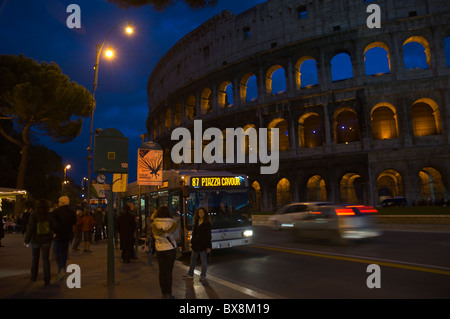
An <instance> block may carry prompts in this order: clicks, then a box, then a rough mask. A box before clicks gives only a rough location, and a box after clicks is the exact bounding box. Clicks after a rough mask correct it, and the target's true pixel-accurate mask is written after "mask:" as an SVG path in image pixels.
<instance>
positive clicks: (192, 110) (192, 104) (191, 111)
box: [185, 95, 197, 120]
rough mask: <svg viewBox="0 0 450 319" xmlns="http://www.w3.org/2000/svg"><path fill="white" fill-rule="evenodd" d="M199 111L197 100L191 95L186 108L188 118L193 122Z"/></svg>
mask: <svg viewBox="0 0 450 319" xmlns="http://www.w3.org/2000/svg"><path fill="white" fill-rule="evenodd" d="M196 109H197V98H196V97H195V96H194V95H190V96H188V98H187V99H186V106H185V110H186V117H187V118H188V119H189V120H193V119H194V118H195V117H196V115H197V112H196Z"/></svg>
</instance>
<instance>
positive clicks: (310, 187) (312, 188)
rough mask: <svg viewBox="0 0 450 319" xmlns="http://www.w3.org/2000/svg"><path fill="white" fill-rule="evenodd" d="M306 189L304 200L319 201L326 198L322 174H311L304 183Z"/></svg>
mask: <svg viewBox="0 0 450 319" xmlns="http://www.w3.org/2000/svg"><path fill="white" fill-rule="evenodd" d="M306 189H307V193H306V200H307V201H308V202H319V201H326V200H327V187H326V183H325V180H324V179H323V178H322V176H320V175H314V176H311V177H310V178H309V179H308V182H307V183H306Z"/></svg>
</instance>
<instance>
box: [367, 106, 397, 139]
mask: <svg viewBox="0 0 450 319" xmlns="http://www.w3.org/2000/svg"><path fill="white" fill-rule="evenodd" d="M370 122H371V124H372V138H373V139H374V140H384V139H392V138H398V115H397V110H396V108H395V107H394V106H393V105H392V104H390V103H387V102H382V103H378V104H377V105H375V106H374V107H373V108H372V110H371V112H370Z"/></svg>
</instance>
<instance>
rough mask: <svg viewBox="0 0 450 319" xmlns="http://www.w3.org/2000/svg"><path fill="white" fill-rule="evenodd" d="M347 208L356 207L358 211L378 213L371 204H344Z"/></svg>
mask: <svg viewBox="0 0 450 319" xmlns="http://www.w3.org/2000/svg"><path fill="white" fill-rule="evenodd" d="M346 207H347V208H353V207H354V208H357V209H358V210H359V212H360V213H363V214H364V213H378V211H377V210H376V209H375V207H373V206H365V205H354V206H346Z"/></svg>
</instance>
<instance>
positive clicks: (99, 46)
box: [87, 20, 133, 207]
mask: <svg viewBox="0 0 450 319" xmlns="http://www.w3.org/2000/svg"><path fill="white" fill-rule="evenodd" d="M126 21H128V20H122V21H120V22H119V23H117V24H116V25H115V26H113V27H112V28H111V30H109V32H108V34H107V35H106V37H105V39H104V40H103V42H102V44H97V54H96V57H95V66H94V85H93V88H92V111H91V128H90V131H89V147H88V149H87V150H88V157H87V160H88V178H87V179H88V187H87V205H88V207H89V205H90V201H91V184H92V158H93V155H92V140H93V135H94V132H93V130H94V111H95V107H96V101H95V90H96V89H97V83H98V66H99V62H100V55H101V53H102V50H103V46H104V45H105V42H106V40H107V39H108V37H109V35H110V34H111V32H112V31H113V30H114V29H115V28H116V27H117V26H119V25H121V24H123V23H124V22H126ZM125 32H126V33H127V34H132V33H133V29H132V28H131V23H130V21H128V26H127V27H126V28H125ZM106 56H107V57H108V58H111V57H112V56H113V51H112V50H111V47H110V48H109V49H108V50H107V51H106Z"/></svg>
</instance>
